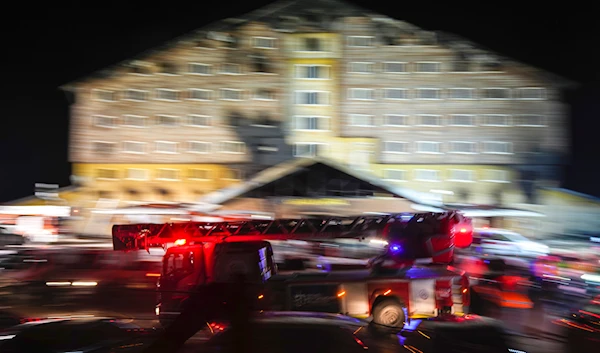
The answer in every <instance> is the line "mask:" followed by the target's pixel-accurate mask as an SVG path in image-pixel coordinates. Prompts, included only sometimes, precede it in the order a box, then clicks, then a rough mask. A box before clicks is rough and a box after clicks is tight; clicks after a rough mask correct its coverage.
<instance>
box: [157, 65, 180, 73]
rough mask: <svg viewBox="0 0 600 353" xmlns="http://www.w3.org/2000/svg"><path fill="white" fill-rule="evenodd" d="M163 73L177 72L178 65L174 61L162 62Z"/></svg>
mask: <svg viewBox="0 0 600 353" xmlns="http://www.w3.org/2000/svg"><path fill="white" fill-rule="evenodd" d="M161 73H163V74H170V75H175V74H176V73H177V67H176V66H175V64H172V63H162V65H161Z"/></svg>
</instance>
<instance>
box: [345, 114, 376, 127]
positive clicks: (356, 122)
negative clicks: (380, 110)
mask: <svg viewBox="0 0 600 353" xmlns="http://www.w3.org/2000/svg"><path fill="white" fill-rule="evenodd" d="M350 125H352V126H374V125H375V117H374V116H373V115H366V114H350Z"/></svg>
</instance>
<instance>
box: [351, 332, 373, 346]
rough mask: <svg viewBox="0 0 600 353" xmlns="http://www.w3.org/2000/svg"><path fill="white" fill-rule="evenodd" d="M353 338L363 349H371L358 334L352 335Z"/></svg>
mask: <svg viewBox="0 0 600 353" xmlns="http://www.w3.org/2000/svg"><path fill="white" fill-rule="evenodd" d="M352 338H354V342H356V343H358V345H359V346H361V347H362V348H363V349H369V347H367V345H366V344H365V343H364V342H363V341H362V340H361V339H360V338H358V337H356V335H352Z"/></svg>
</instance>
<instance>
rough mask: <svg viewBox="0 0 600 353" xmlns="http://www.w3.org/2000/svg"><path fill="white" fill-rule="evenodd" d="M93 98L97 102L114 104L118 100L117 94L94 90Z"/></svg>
mask: <svg viewBox="0 0 600 353" xmlns="http://www.w3.org/2000/svg"><path fill="white" fill-rule="evenodd" d="M93 96H94V97H95V99H96V100H99V101H103V102H114V101H116V100H117V92H114V91H108V90H102V89H95V90H93Z"/></svg>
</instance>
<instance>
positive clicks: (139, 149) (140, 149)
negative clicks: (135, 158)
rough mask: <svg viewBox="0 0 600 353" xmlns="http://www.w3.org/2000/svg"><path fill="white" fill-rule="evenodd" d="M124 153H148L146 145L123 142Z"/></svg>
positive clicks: (143, 143)
mask: <svg viewBox="0 0 600 353" xmlns="http://www.w3.org/2000/svg"><path fill="white" fill-rule="evenodd" d="M123 152H125V153H138V154H139V153H146V143H145V142H136V141H125V142H123Z"/></svg>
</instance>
